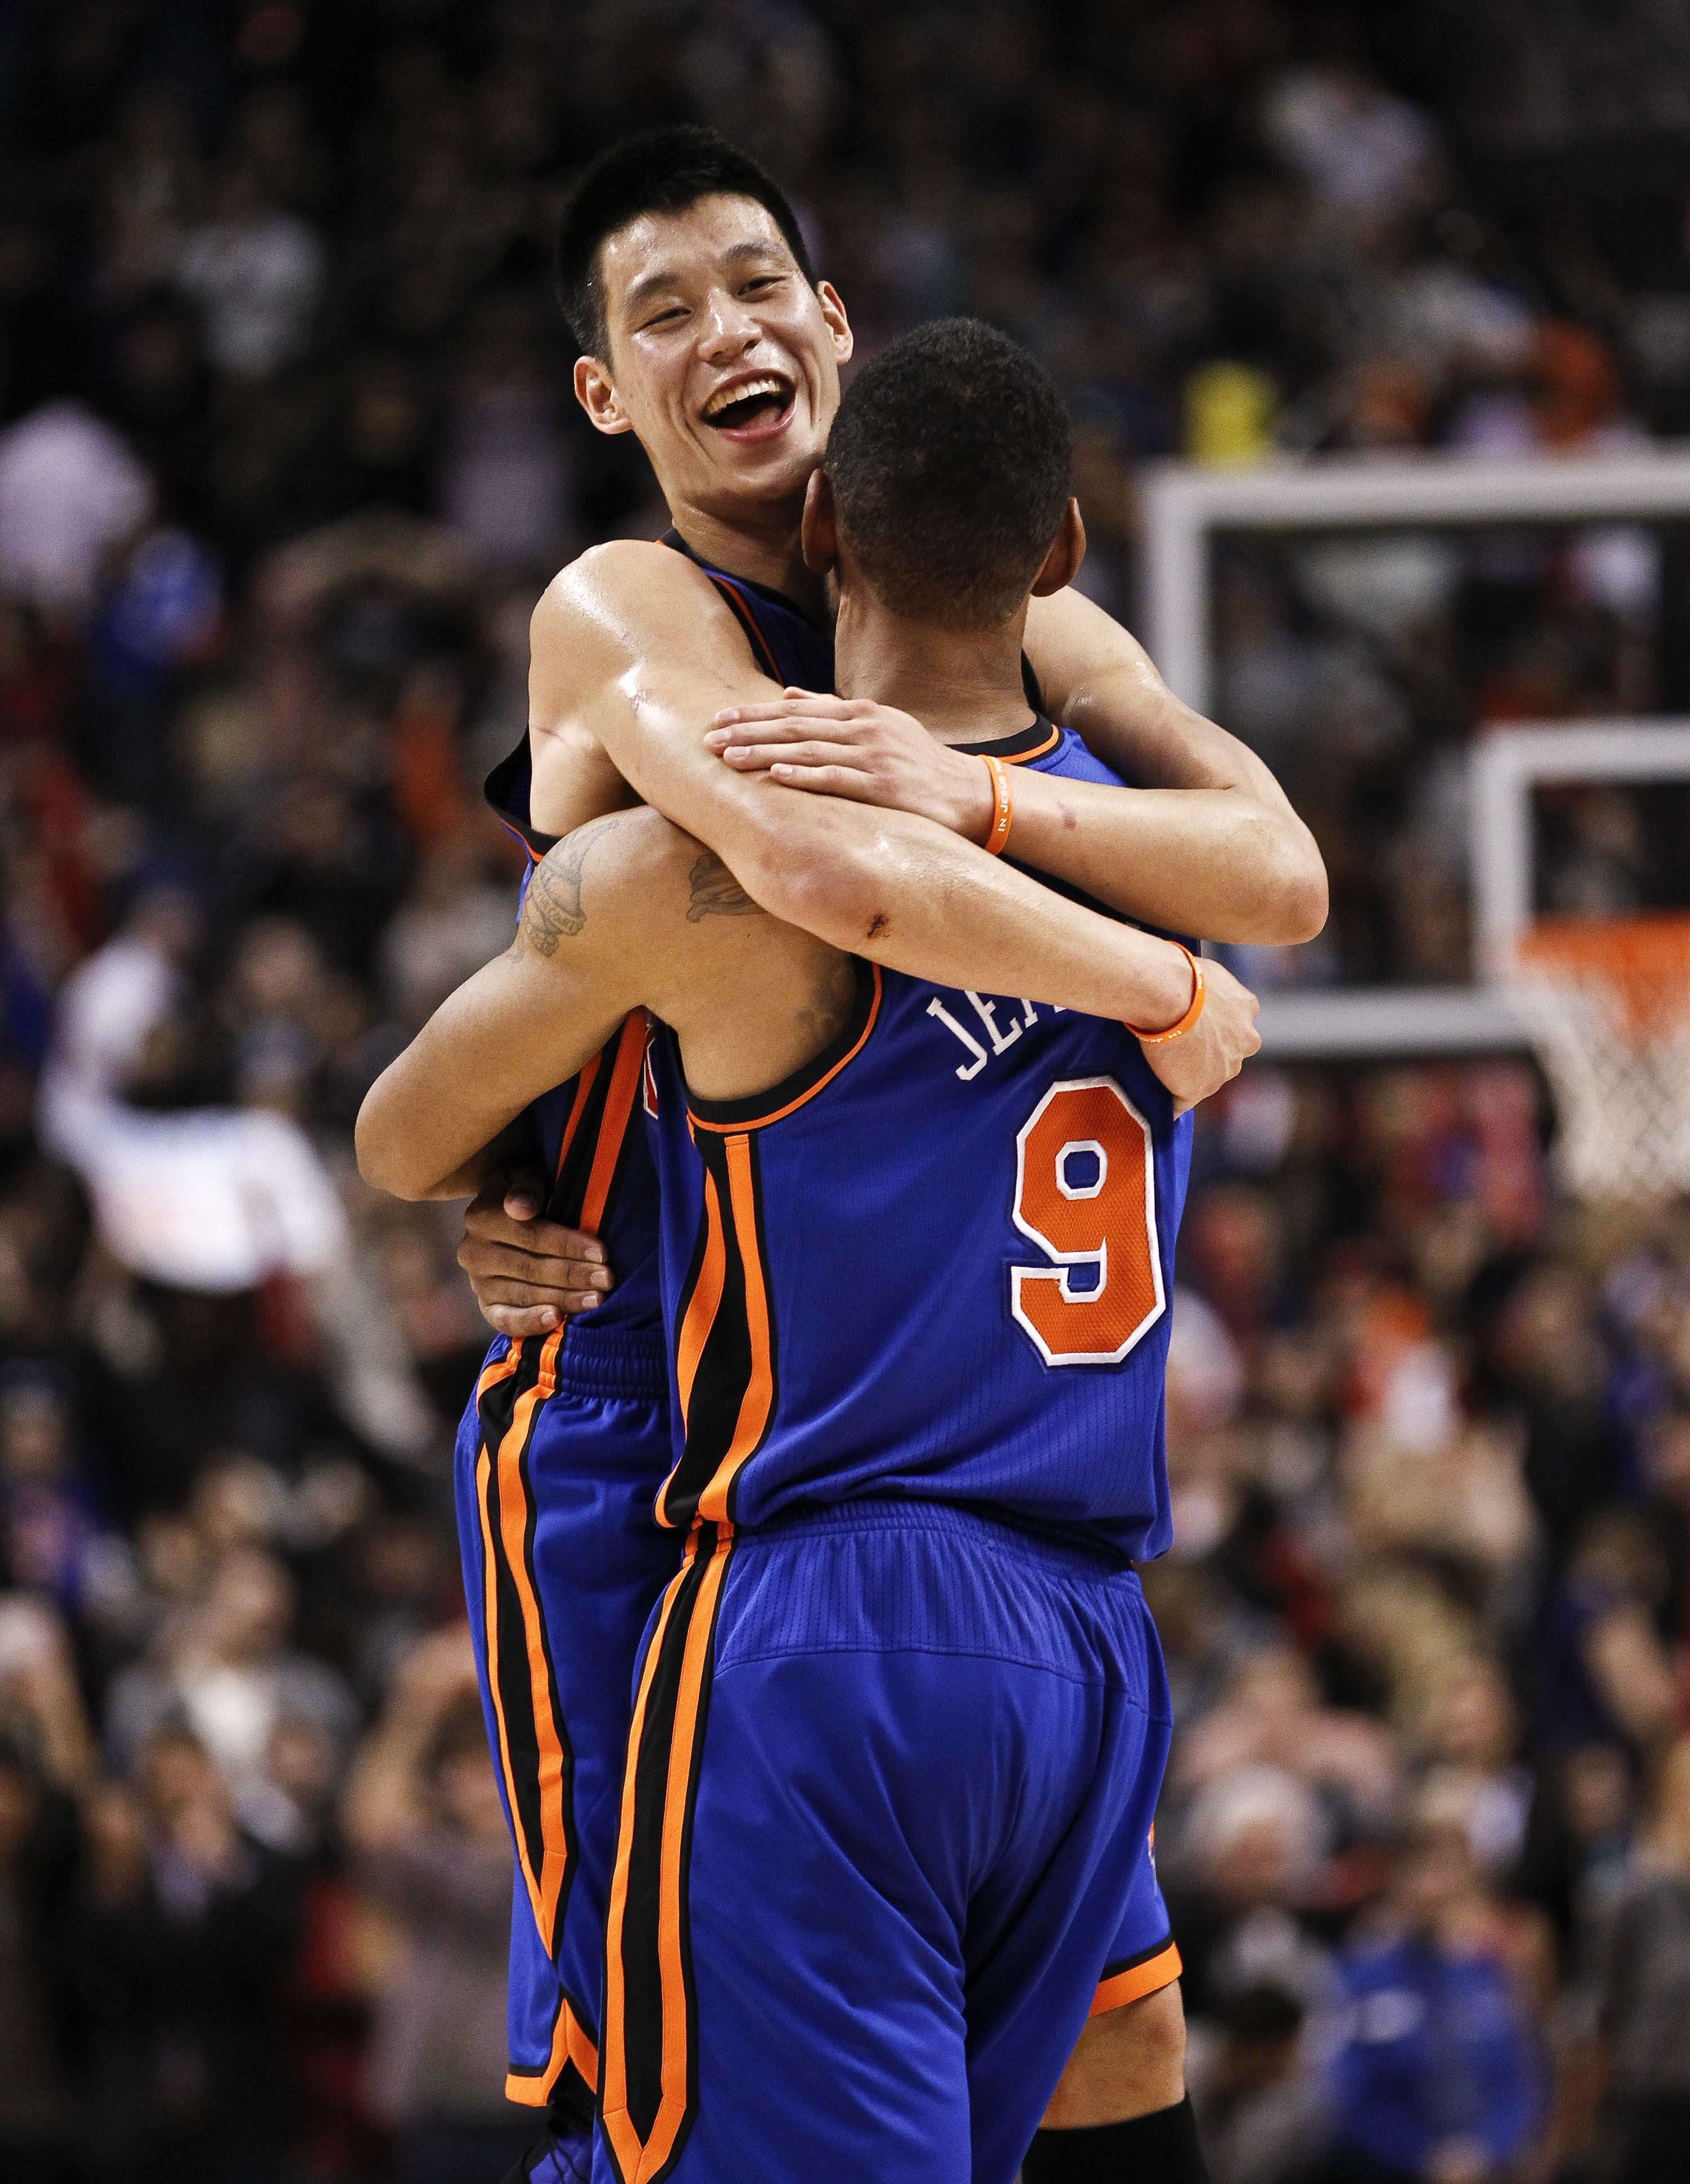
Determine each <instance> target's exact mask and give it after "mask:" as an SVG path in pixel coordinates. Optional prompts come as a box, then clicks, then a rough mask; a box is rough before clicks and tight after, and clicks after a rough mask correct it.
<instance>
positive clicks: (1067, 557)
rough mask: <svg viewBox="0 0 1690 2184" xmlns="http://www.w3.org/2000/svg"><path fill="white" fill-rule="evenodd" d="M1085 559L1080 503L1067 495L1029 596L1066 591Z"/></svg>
mask: <svg viewBox="0 0 1690 2184" xmlns="http://www.w3.org/2000/svg"><path fill="white" fill-rule="evenodd" d="M1085 558H1086V526H1085V524H1084V522H1083V521H1081V515H1080V504H1079V502H1078V501H1077V500H1076V499H1074V498H1073V496H1072V495H1071V494H1070V496H1069V501H1068V505H1067V507H1066V508H1065V509H1064V510H1063V511H1062V521H1061V522H1060V523H1059V524H1058V525H1057V526H1056V536H1055V538H1053V540H1052V541H1051V545H1050V551H1049V553H1048V554H1046V555H1045V557H1044V565H1043V567H1042V569H1041V570H1040V571H1039V572H1038V574H1037V576H1036V577H1034V578H1033V597H1034V598H1035V599H1048V598H1049V597H1050V594H1051V593H1053V592H1060V591H1065V590H1066V588H1068V586H1069V585H1070V584H1071V583H1072V582H1073V581H1074V579H1075V578H1076V577H1077V576H1078V575H1079V573H1080V564H1081V562H1082V561H1083V560H1085Z"/></svg>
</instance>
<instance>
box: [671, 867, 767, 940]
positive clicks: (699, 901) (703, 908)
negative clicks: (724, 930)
mask: <svg viewBox="0 0 1690 2184" xmlns="http://www.w3.org/2000/svg"><path fill="white" fill-rule="evenodd" d="M762 914H763V912H762V909H761V906H760V905H759V904H757V903H754V902H753V900H751V897H750V896H749V895H748V894H747V893H746V891H745V889H743V888H742V886H741V885H740V883H739V882H738V881H737V879H736V878H735V877H734V876H733V874H732V873H731V872H730V871H729V870H728V868H727V866H725V864H724V863H723V862H722V861H721V859H720V857H719V856H718V855H716V853H715V851H714V850H705V852H704V854H703V856H702V857H700V858H699V860H698V863H697V864H696V865H694V866H693V867H692V901H691V902H690V903H689V904H688V905H687V923H688V924H689V925H696V924H697V923H698V921H699V919H700V918H701V917H761V916H762Z"/></svg>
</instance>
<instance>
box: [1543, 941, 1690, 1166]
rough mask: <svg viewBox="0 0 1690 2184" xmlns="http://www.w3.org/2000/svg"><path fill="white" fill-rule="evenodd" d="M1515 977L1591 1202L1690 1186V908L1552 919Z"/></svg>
mask: <svg viewBox="0 0 1690 2184" xmlns="http://www.w3.org/2000/svg"><path fill="white" fill-rule="evenodd" d="M1510 983H1512V985H1513V987H1514V989H1515V995H1516V998H1517V1000H1518V1002H1519V1005H1520V1013H1521V1015H1522V1016H1523V1017H1524V1019H1525V1022H1526V1026H1527V1028H1528V1029H1529V1030H1530V1032H1531V1034H1532V1044H1533V1045H1535V1046H1536V1048H1537V1056H1538V1059H1539V1061H1541V1062H1542V1063H1543V1071H1544V1073H1545V1075H1546V1076H1547V1077H1548V1080H1549V1086H1550V1089H1551V1090H1552V1091H1553V1093H1554V1098H1555V1110H1556V1117H1557V1122H1558V1124H1559V1128H1558V1130H1557V1133H1556V1140H1555V1165H1556V1168H1557V1171H1558V1173H1559V1180H1560V1182H1561V1184H1563V1186H1564V1187H1565V1189H1566V1190H1570V1192H1572V1193H1573V1194H1574V1195H1575V1196H1576V1197H1579V1198H1586V1199H1636V1198H1657V1197H1660V1196H1662V1195H1666V1194H1671V1193H1673V1192H1678V1191H1687V1192H1690V916H1686V915H1682V914H1680V913H1676V912H1671V911H1660V912H1655V913H1652V914H1647V915H1643V916H1637V917H1542V918H1539V919H1537V922H1535V923H1534V924H1533V925H1532V926H1531V927H1530V928H1528V929H1527V931H1526V934H1525V936H1524V938H1523V939H1521V940H1520V944H1519V946H1518V949H1517V950H1516V953H1515V967H1514V971H1513V974H1512V978H1511V981H1510Z"/></svg>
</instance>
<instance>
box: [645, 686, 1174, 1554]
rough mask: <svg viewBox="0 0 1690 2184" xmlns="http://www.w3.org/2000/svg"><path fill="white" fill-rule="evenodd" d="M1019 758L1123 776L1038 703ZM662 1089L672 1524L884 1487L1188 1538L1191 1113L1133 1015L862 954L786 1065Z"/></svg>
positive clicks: (1151, 1545) (655, 1043)
mask: <svg viewBox="0 0 1690 2184" xmlns="http://www.w3.org/2000/svg"><path fill="white" fill-rule="evenodd" d="M987 748H989V749H991V750H992V752H993V754H994V755H996V756H998V757H999V758H1002V759H1003V760H1006V761H1007V762H1010V763H1017V764H1021V765H1026V766H1036V767H1037V768H1038V770H1039V771H1041V772H1053V773H1060V774H1065V775H1068V776H1070V777H1074V778H1077V779H1084V780H1093V781H1113V780H1115V779H1116V777H1115V775H1113V774H1112V773H1111V772H1109V769H1108V768H1107V767H1105V766H1103V765H1102V764H1100V762H1099V761H1098V760H1096V759H1095V758H1093V757H1092V755H1091V754H1090V752H1088V751H1087V749H1086V748H1085V746H1084V744H1081V742H1080V741H1079V740H1078V738H1076V737H1074V736H1071V735H1070V734H1069V733H1066V731H1065V730H1063V729H1060V728H1058V727H1053V726H1052V725H1051V724H1050V723H1049V722H1048V721H1045V720H1043V719H1042V718H1041V719H1038V720H1037V721H1035V722H1034V723H1033V724H1032V726H1031V727H1029V728H1028V729H1027V730H1026V731H1025V732H1024V733H1023V734H1022V735H1021V736H1020V737H1019V738H1013V739H1011V740H1010V741H1009V742H998V743H994V744H991V745H989V746H987ZM645 1100H646V1105H647V1107H648V1111H649V1112H653V1115H654V1117H655V1123H656V1138H657V1142H658V1145H659V1171H660V1174H661V1179H662V1190H661V1201H662V1214H661V1219H662V1232H663V1241H662V1273H663V1288H664V1312H665V1316H666V1318H667V1322H668V1329H669V1336H670V1369H671V1375H672V1384H673V1390H672V1391H673V1394H674V1396H675V1417H676V1421H677V1431H678V1432H679V1433H680V1434H681V1455H680V1457H679V1460H678V1462H677V1463H676V1466H675V1470H674V1472H673V1474H671V1476H670V1479H668V1480H667V1481H666V1482H665V1485H664V1490H663V1493H662V1495H661V1496H660V1497H659V1518H660V1520H661V1521H663V1522H664V1523H666V1524H675V1525H681V1526H684V1525H687V1524H690V1523H691V1522H692V1520H693V1518H695V1517H703V1518H706V1519H707V1520H714V1521H723V1520H725V1521H729V1522H731V1523H733V1524H738V1525H746V1526H755V1525H757V1524H762V1523H764V1522H765V1521H766V1520H767V1519H769V1518H770V1517H772V1516H774V1515H775V1514H776V1513H778V1512H781V1511H782V1510H786V1509H788V1508H791V1507H793V1506H795V1505H798V1504H800V1503H803V1502H839V1501H843V1500H848V1499H852V1498H854V1497H859V1496H865V1495H877V1496H886V1495H888V1494H890V1495H906V1496H914V1497H917V1498H920V1499H926V1500H937V1501H944V1502H971V1503H975V1504H977V1505H982V1506H986V1507H996V1508H998V1509H999V1510H1002V1511H1005V1512H1008V1513H1012V1514H1013V1515H1015V1516H1016V1517H1018V1518H1023V1519H1026V1520H1031V1521H1032V1522H1035V1523H1041V1524H1053V1525H1059V1526H1081V1527H1084V1528H1086V1529H1087V1530H1088V1531H1090V1532H1092V1533H1094V1534H1101V1535H1104V1537H1106V1538H1108V1539H1109V1541H1112V1542H1114V1543H1115V1545H1116V1546H1118V1547H1120V1549H1121V1550H1122V1551H1123V1552H1125V1553H1126V1554H1127V1555H1130V1556H1131V1557H1133V1558H1135V1559H1143V1558H1148V1557H1152V1556H1154V1555H1158V1554H1160V1553H1161V1552H1163V1551H1164V1550H1165V1547H1166V1546H1167V1545H1168V1541H1169V1537H1170V1526H1169V1518H1168V1493H1167V1479H1166V1473H1165V1463H1164V1456H1163V1392H1164V1378H1165V1364H1166V1358H1167V1347H1168V1325H1169V1323H1168V1301H1169V1297H1170V1294H1171V1290H1172V1286H1173V1273H1174V1243H1175V1237H1176V1232H1177V1229H1178V1226H1179V1219H1180V1213H1181V1206H1182V1204H1183V1201H1184V1195H1185V1185H1186V1175H1187V1167H1188V1164H1189V1159H1190V1150H1191V1123H1190V1120H1189V1118H1188V1117H1182V1118H1181V1119H1180V1120H1178V1121H1176V1119H1175V1117H1174V1114H1173V1103H1172V1099H1171V1096H1170V1094H1169V1093H1168V1092H1167V1090H1166V1089H1165V1087H1164V1086H1163V1085H1162V1084H1160V1083H1159V1081H1158V1080H1157V1078H1155V1077H1154V1075H1153V1074H1152V1073H1151V1070H1150V1068H1149V1067H1148V1063H1147V1062H1146V1061H1145V1059H1144V1056H1143V1053H1142V1050H1141V1048H1140V1046H1139V1045H1138V1042H1137V1040H1136V1039H1134V1038H1132V1036H1131V1034H1130V1033H1128V1032H1127V1031H1126V1028H1124V1026H1122V1025H1120V1024H1117V1023H1114V1022H1107V1021H1104V1020H1102V1019H1100V1018H1098V1017H1086V1016H1081V1015H1077V1014H1075V1013H1072V1012H1070V1011H1064V1010H1060V1009H1054V1008H1052V1007H1049V1006H1046V1005H1042V1004H1041V1005H1039V1006H1034V1005H1033V1004H1032V1003H1031V1002H1030V1001H1024V1000H1015V999H1013V998H1007V997H1003V996H1000V995H986V994H975V993H958V992H954V991H952V990H950V989H944V988H940V987H937V986H935V985H932V984H931V983H926V982H924V981H922V980H920V979H916V978H906V977H904V976H903V975H902V974H901V973H898V972H888V971H884V970H882V969H881V968H879V967H877V966H876V965H873V964H870V963H866V962H861V961H859V963H858V965H857V995H856V1005H855V1008H854V1010H853V1015H852V1017H851V1020H850V1021H849V1022H848V1024H847V1025H846V1027H845V1028H844V1029H843V1030H842V1032H841V1033H840V1034H839V1035H838V1036H837V1038H836V1039H834V1040H833V1041H832V1042H831V1045H829V1046H828V1047H827V1048H826V1049H825V1050H824V1051H823V1052H822V1053H821V1054H820V1055H818V1056H816V1058H815V1060H814V1061H813V1062H811V1063H810V1064H809V1065H808V1066H807V1067H805V1068H804V1069H803V1070H802V1071H800V1072H799V1073H798V1074H797V1075H796V1076H794V1077H793V1078H790V1079H789V1080H788V1081H787V1083H785V1084H781V1085H778V1086H776V1087H775V1088H774V1089H772V1090H770V1091H769V1092H767V1093H764V1094H762V1095H759V1096H757V1097H755V1098H753V1099H748V1100H733V1101H720V1100H702V1099H699V1098H698V1097H697V1096H696V1095H692V1094H690V1093H689V1092H688V1091H687V1087H686V1084H685V1081H684V1078H683V1075H682V1072H681V1057H680V1051H679V1046H678V1044H677V1042H676V1040H675V1036H674V1034H672V1033H671V1032H670V1031H669V1030H667V1028H664V1027H661V1026H659V1027H656V1028H654V1029H653V1034H652V1038H651V1041H650V1045H649V1047H648V1071H647V1077H646V1088H645Z"/></svg>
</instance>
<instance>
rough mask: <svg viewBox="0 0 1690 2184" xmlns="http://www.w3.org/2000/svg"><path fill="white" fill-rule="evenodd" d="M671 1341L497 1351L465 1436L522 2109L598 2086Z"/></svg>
mask: <svg viewBox="0 0 1690 2184" xmlns="http://www.w3.org/2000/svg"><path fill="white" fill-rule="evenodd" d="M674 1460H675V1456H674V1446H673V1442H672V1439H671V1436H670V1424H669V1398H668V1378H667V1372H666V1368H665V1363H664V1347H663V1338H662V1336H661V1335H660V1334H658V1333H656V1332H653V1333H651V1334H645V1333H643V1332H642V1331H640V1330H637V1329H611V1328H605V1329H595V1328H591V1327H586V1326H582V1325H581V1324H579V1323H575V1322H570V1323H569V1324H568V1326H567V1329H560V1330H559V1332H558V1333H557V1334H553V1335H549V1336H548V1337H546V1338H545V1339H544V1340H541V1341H535V1340H525V1341H520V1342H510V1343H505V1342H503V1341H501V1342H498V1343H495V1344H494V1345H493V1346H492V1350H490V1351H489V1352H488V1354H487V1361H486V1364H485V1366H484V1367H483V1368H482V1370H481V1378H480V1380H479V1381H478V1383H477V1385H476V1388H475V1395H474V1396H473V1397H472V1398H471V1400H470V1405H469V1407H468V1408H467V1410H466V1411H465V1412H464V1418H463V1422H462V1424H461V1425H460V1426H459V1432H458V1446H457V1458H456V1463H455V1467H454V1490H455V1493H456V1498H457V1506H458V1535H459V1546H460V1548H461V1550H462V1553H463V1559H464V1593H465V1596H466V1598H467V1600H468V1602H469V1608H470V1630H471V1633H472V1634H473V1635H474V1638H475V1651H476V1658H477V1666H478V1669H479V1672H480V1678H481V1705H482V1709H483V1711H484V1713H486V1722H487V1739H488V1742H489V1743H490V1745H491V1746H492V1754H493V1764H494V1770H495V1772H496V1773H497V1775H498V1781H499V1788H500V1792H501V1795H502V1796H503V1799H504V1807H505V1816H506V1818H507V1819H509V1823H510V1830H511V1835H512V1838H513V1840H514V1844H515V1847H516V1880H515V1891H514V1903H513V1904H512V1908H511V1931H510V1978H509V1990H508V2013H507V2014H508V2019H509V2059H510V2070H509V2076H508V2077H507V2078H506V2080H505V2092H506V2095H507V2097H508V2098H509V2099H511V2100H513V2101H518V2102H520V2103H523V2105H524V2106H525V2107H531V2108H543V2107H544V2106H545V2105H546V2103H547V2102H548V2100H549V2098H550V2097H551V2093H552V2090H553V2087H554V2086H555V2085H556V2084H557V2082H558V2080H559V2077H560V2076H561V2075H562V2074H563V2072H564V2070H565V2069H566V2068H568V2067H570V2066H573V2068H574V2069H575V2070H577V2071H578V2072H579V2073H580V2075H581V2078H582V2080H583V2081H584V2082H585V2084H586V2087H587V2089H588V2091H589V2092H592V2091H594V2090H596V2088H597V2086H598V2025H599V1997H600V1989H601V1986H602V1982H603V1963H604V1914H605V1906H606V1903H607V1900H608V1898H609V1887H610V1876H611V1869H612V1866H613V1864H614V1858H615V1850H616V1830H617V1822H618V1814H619V1811H620V1803H621V1792H622V1777H623V1774H624V1770H625V1763H626V1757H627V1748H628V1724H629V1717H630V1711H631V1705H632V1696H633V1682H634V1672H635V1668H636V1665H637V1660H638V1656H639V1647H640V1640H641V1635H642V1632H643V1631H644V1630H645V1628H646V1625H647V1624H648V1621H649V1619H650V1616H651V1612H652V1607H653V1602H655V1601H656V1600H657V1599H658V1597H659V1595H660V1594H661V1593H662V1591H663V1589H664V1585H666V1584H667V1583H668V1582H669V1580H670V1579H671V1578H672V1577H673V1576H674V1575H675V1570H676V1568H677V1566H678V1564H679V1563H680V1559H681V1548H682V1546H683V1542H682V1541H681V1539H680V1538H679V1537H678V1536H677V1535H675V1533H674V1532H672V1531H663V1530H660V1529H659V1527H658V1524H657V1523H656V1520H655V1518H654V1517H653V1503H654V1502H655V1500H656V1496H657V1492H658V1489H659V1487H660V1486H661V1485H662V1483H663V1481H664V1478H665V1477H666V1476H667V1475H668V1473H669V1470H670V1466H671V1464H672V1463H674Z"/></svg>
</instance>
